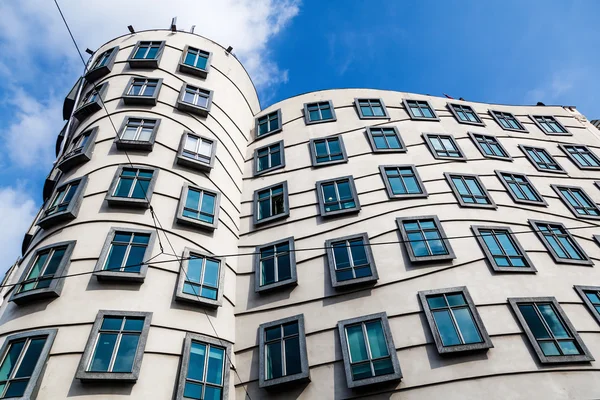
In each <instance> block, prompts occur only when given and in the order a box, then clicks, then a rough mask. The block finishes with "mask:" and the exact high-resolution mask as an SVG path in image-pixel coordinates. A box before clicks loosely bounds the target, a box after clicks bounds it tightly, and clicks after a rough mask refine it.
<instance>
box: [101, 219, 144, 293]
mask: <svg viewBox="0 0 600 400" xmlns="http://www.w3.org/2000/svg"><path fill="white" fill-rule="evenodd" d="M116 232H127V233H142V234H148V235H150V239H149V240H148V245H147V247H146V251H145V253H144V257H143V259H144V260H148V259H149V258H150V255H151V254H152V251H153V249H154V241H155V240H156V231H148V230H145V229H144V230H143V229H132V228H114V227H113V228H110V230H109V231H108V235H106V240H105V241H104V245H103V246H102V250H101V251H100V256H99V257H98V261H97V262H96V266H95V267H94V275H95V276H96V278H97V279H98V280H99V281H122V282H136V283H142V282H144V279H145V278H146V274H147V272H148V264H147V263H145V264H142V265H141V266H140V272H121V271H104V270H103V268H104V264H105V262H106V259H107V257H108V253H109V251H110V248H111V243H112V240H113V239H114V237H115V233H116Z"/></svg>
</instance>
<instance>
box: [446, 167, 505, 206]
mask: <svg viewBox="0 0 600 400" xmlns="http://www.w3.org/2000/svg"><path fill="white" fill-rule="evenodd" d="M444 176H445V177H446V180H447V181H448V184H449V185H450V189H452V192H453V193H454V196H455V197H456V199H457V200H458V204H460V206H461V207H478V208H497V207H496V203H494V200H493V199H492V197H491V196H490V194H489V193H488V191H487V189H486V188H485V186H483V183H481V180H480V179H479V177H478V176H477V175H467V174H450V173H447V172H445V173H444Z"/></svg>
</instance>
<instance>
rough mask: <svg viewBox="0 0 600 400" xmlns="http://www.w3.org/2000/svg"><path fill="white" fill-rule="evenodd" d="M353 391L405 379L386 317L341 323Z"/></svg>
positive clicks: (339, 328) (350, 385)
mask: <svg viewBox="0 0 600 400" xmlns="http://www.w3.org/2000/svg"><path fill="white" fill-rule="evenodd" d="M337 325H338V332H339V335H340V345H341V347H342V356H343V359H344V369H345V371H346V381H347V384H348V387H349V388H351V389H352V388H356V387H360V386H366V385H372V384H380V383H383V382H390V381H396V380H399V379H401V378H402V372H401V371H400V364H399V362H398V357H397V355H396V347H395V346H394V340H393V338H392V334H391V331H390V325H389V323H388V319H387V315H386V313H379V314H371V315H366V316H364V317H359V318H352V319H347V320H343V321H339V322H338V324H337Z"/></svg>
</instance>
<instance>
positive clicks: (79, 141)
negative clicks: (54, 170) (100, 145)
mask: <svg viewBox="0 0 600 400" xmlns="http://www.w3.org/2000/svg"><path fill="white" fill-rule="evenodd" d="M90 134H91V132H90V131H87V132H84V133H82V134H81V135H79V136H77V137H76V138H75V139H73V141H72V142H71V144H69V147H68V148H67V150H66V151H65V155H64V156H63V158H68V157H71V156H74V155H75V154H78V153H81V152H82V151H83V148H84V147H85V145H86V143H87V142H88V140H89V138H90Z"/></svg>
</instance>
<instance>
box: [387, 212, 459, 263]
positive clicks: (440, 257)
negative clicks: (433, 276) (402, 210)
mask: <svg viewBox="0 0 600 400" xmlns="http://www.w3.org/2000/svg"><path fill="white" fill-rule="evenodd" d="M421 220H433V222H434V224H435V227H436V229H437V231H438V232H439V234H440V239H439V240H441V241H442V242H443V244H444V246H445V247H446V250H447V251H448V254H440V255H429V256H419V257H418V256H415V255H414V253H413V250H412V246H411V244H410V240H409V238H408V234H407V233H406V229H405V228H404V222H405V221H421ZM396 225H398V229H399V230H400V236H401V237H402V242H403V244H404V248H405V250H406V253H407V254H408V257H409V259H410V261H411V263H415V264H421V263H427V262H437V261H451V260H454V259H455V258H456V255H455V254H454V250H453V249H452V246H451V245H450V240H448V235H446V232H445V231H444V228H443V226H442V223H441V222H440V219H439V218H438V216H437V215H420V216H416V217H398V218H396Z"/></svg>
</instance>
